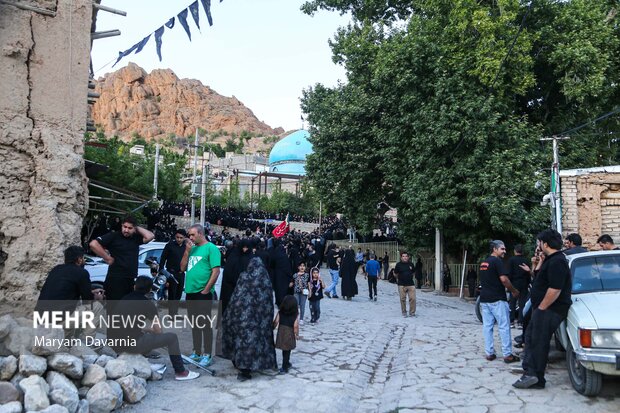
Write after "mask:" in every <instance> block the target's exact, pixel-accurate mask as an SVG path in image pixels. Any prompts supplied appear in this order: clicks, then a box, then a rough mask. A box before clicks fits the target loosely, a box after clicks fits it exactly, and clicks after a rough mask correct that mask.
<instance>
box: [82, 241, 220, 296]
mask: <svg viewBox="0 0 620 413" xmlns="http://www.w3.org/2000/svg"><path fill="white" fill-rule="evenodd" d="M165 246H166V243H165V242H156V241H151V242H149V243H148V244H143V245H140V250H139V252H138V276H141V275H146V276H148V277H150V276H151V267H150V266H149V265H148V264H147V263H146V260H147V258H156V259H157V262H161V254H162V253H163V252H164V247H165ZM84 269H86V271H88V273H89V274H90V281H91V282H100V283H103V282H104V281H105V277H106V275H107V273H108V264H106V263H105V261H103V259H101V258H99V257H93V256H86V265H85V266H84ZM223 273H224V270H223V269H221V270H220V276H219V277H217V281H216V282H215V291H216V293H217V295H218V297H219V295H220V289H221V287H222V277H223V275H224V274H223ZM184 299H185V293H183V297H181V300H184Z"/></svg>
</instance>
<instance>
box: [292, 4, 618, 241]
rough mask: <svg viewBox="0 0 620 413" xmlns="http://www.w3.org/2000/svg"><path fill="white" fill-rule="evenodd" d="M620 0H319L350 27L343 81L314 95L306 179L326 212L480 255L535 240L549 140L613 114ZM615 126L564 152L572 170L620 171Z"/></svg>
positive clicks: (306, 103) (581, 138)
mask: <svg viewBox="0 0 620 413" xmlns="http://www.w3.org/2000/svg"><path fill="white" fill-rule="evenodd" d="M615 7H616V2H615V1H611V0H572V1H558V0H536V1H532V2H531V3H526V2H522V1H519V0H493V1H490V0H489V1H480V0H419V1H399V0H362V1H359V0H314V1H309V2H307V3H305V4H304V5H303V6H302V10H303V11H304V12H306V13H309V14H312V13H314V12H316V11H317V10H320V9H324V10H330V11H337V12H340V13H350V14H351V16H352V22H351V23H350V24H349V25H348V26H347V27H343V28H340V29H339V30H338V32H337V33H336V34H335V37H334V39H333V40H332V41H331V42H330V44H331V47H332V51H333V60H334V62H335V63H338V64H341V65H343V66H344V68H345V70H346V75H347V79H346V82H345V83H341V84H339V85H338V86H336V87H333V88H328V87H325V86H323V85H320V84H317V85H315V86H313V87H310V88H308V89H306V90H305V91H304V94H303V98H302V109H303V110H304V112H305V113H306V114H307V116H308V120H309V123H310V125H311V135H312V137H311V140H312V143H313V148H314V154H312V155H311V156H310V157H309V159H308V165H307V170H308V175H309V179H310V180H311V181H312V183H313V184H314V185H315V187H316V188H317V191H318V193H319V196H320V197H321V198H322V199H323V200H324V202H326V204H327V206H328V208H330V209H331V210H337V211H342V212H344V213H345V214H346V215H347V217H348V218H349V219H350V221H352V222H353V223H354V224H356V225H357V226H358V228H363V229H365V230H368V229H369V228H371V227H372V224H373V222H374V221H375V219H376V218H377V215H378V214H377V208H376V207H377V205H378V204H380V203H381V202H385V203H387V204H388V205H390V206H392V207H395V208H398V215H399V219H400V220H401V221H402V222H401V228H400V234H401V236H402V237H404V238H405V240H406V241H407V242H408V243H409V244H410V245H412V246H415V245H420V244H422V245H428V241H429V239H430V236H431V235H432V234H433V233H434V228H435V227H439V228H441V229H442V230H443V231H444V236H445V239H446V241H447V242H448V246H450V245H452V246H456V245H458V246H463V245H467V246H469V247H470V248H473V249H478V250H480V249H482V248H483V246H484V245H485V244H486V242H487V241H488V240H489V239H490V238H503V239H504V240H505V241H508V242H510V241H512V240H519V241H525V240H527V238H529V237H530V236H531V235H532V233H533V232H535V231H537V230H539V229H541V228H542V227H545V226H547V225H548V223H549V212H548V210H547V209H545V208H542V207H541V206H540V201H541V198H542V195H543V194H544V193H545V192H546V191H548V187H547V188H544V187H543V188H542V189H540V190H539V189H536V188H535V185H534V183H535V182H536V181H544V182H547V181H548V179H549V168H550V166H551V162H552V151H551V144H549V143H541V142H540V138H542V137H544V136H550V135H554V134H557V133H560V132H562V131H565V130H569V129H571V128H572V127H574V126H576V125H579V124H582V123H585V122H588V121H590V120H592V119H594V118H596V117H597V116H598V115H600V114H603V113H606V112H608V111H611V110H613V109H614V108H615V105H616V102H618V97H619V93H618V92H619V79H618V70H619V68H620V65H619V63H620V62H619V61H618V58H619V56H620V53H619V52H620V48H619V45H620V43H619V40H620V36H619V34H620V33H619V31H618V18H617V17H616V9H615ZM617 129H618V121H617V118H614V117H609V118H607V119H605V120H604V121H602V122H596V123H592V124H590V125H588V126H587V127H584V128H582V129H579V131H575V132H574V133H571V139H570V140H568V141H563V142H562V143H561V152H560V154H561V164H562V167H563V168H571V167H577V166H579V167H593V166H599V165H606V164H610V163H616V162H617V161H618V150H617V145H616V144H615V140H614V139H613V136H614V135H613V134H614V133H616V131H617Z"/></svg>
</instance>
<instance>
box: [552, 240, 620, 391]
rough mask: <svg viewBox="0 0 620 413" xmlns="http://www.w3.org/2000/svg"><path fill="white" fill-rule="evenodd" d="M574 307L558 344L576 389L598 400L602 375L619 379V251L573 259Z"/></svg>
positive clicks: (586, 254)
mask: <svg viewBox="0 0 620 413" xmlns="http://www.w3.org/2000/svg"><path fill="white" fill-rule="evenodd" d="M567 258H568V264H569V266H570V269H571V274H572V277H573V290H572V300H573V304H572V305H571V307H570V310H569V312H568V318H567V319H566V321H564V322H563V323H562V324H561V325H560V327H559V328H558V331H556V339H557V341H559V344H561V346H562V347H564V349H566V361H567V364H568V374H569V377H570V381H571V383H572V384H573V387H574V388H575V390H577V392H579V393H581V394H583V395H585V396H596V395H597V394H598V393H599V392H600V391H601V387H602V384H603V376H604V375H610V376H620V316H619V315H620V250H614V251H596V252H586V253H582V254H574V255H569V256H568V257H567Z"/></svg>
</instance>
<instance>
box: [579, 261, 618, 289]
mask: <svg viewBox="0 0 620 413" xmlns="http://www.w3.org/2000/svg"><path fill="white" fill-rule="evenodd" d="M572 273H573V294H579V293H588V292H594V291H611V290H620V255H607V256H598V257H588V258H580V259H578V260H576V262H574V263H573V265H572Z"/></svg>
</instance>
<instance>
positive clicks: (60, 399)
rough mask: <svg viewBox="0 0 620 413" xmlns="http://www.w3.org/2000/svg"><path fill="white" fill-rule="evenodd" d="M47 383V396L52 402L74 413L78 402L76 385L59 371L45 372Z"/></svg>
mask: <svg viewBox="0 0 620 413" xmlns="http://www.w3.org/2000/svg"><path fill="white" fill-rule="evenodd" d="M47 384H48V385H49V386H50V389H51V391H50V394H49V397H50V399H51V401H52V402H54V403H56V404H59V405H61V406H64V407H66V408H67V410H68V411H69V413H75V411H76V410H77V408H78V403H79V402H80V396H79V395H78V390H77V387H75V384H73V382H72V381H71V380H69V379H68V378H66V377H65V376H64V375H62V374H61V373H58V372H55V371H50V372H49V373H47Z"/></svg>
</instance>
